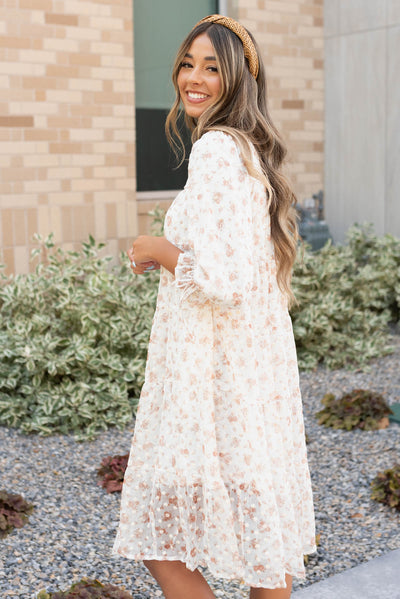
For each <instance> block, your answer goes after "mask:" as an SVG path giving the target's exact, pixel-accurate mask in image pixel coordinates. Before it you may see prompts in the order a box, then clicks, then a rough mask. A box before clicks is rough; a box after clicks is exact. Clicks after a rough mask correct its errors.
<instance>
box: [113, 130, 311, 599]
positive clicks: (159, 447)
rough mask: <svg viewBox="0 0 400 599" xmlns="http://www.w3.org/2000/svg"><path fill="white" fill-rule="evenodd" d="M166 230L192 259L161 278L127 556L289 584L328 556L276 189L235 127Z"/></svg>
mask: <svg viewBox="0 0 400 599" xmlns="http://www.w3.org/2000/svg"><path fill="white" fill-rule="evenodd" d="M255 160H256V158H255ZM165 235H166V237H167V239H169V241H171V242H172V243H173V244H174V245H176V246H177V247H179V248H180V249H181V250H182V254H181V255H180V257H179V260H178V264H177V267H176V270H175V277H174V276H173V275H172V274H171V273H169V271H167V270H165V269H163V270H162V273H161V279H160V288H159V295H158V300H157V308H156V312H155V316H154V322H153V327H152V333H151V338H150V343H149V351H148V361H147V367H146V379H145V384H144V386H143V389H142V394H141V398H140V404H139V409H138V414H137V419H136V427H135V434H134V438H133V441H132V449H131V454H130V459H129V465H128V468H127V471H126V475H125V482H124V487H123V491H122V502H121V521H120V526H119V530H118V534H117V538H116V541H115V545H114V552H115V553H118V554H121V555H123V556H125V557H127V558H131V559H158V560H181V561H182V562H184V563H186V565H187V567H188V568H189V569H191V570H194V569H195V568H196V567H197V566H198V565H203V566H207V567H208V568H209V570H210V571H211V572H212V573H213V574H214V575H215V576H216V577H222V578H229V579H232V578H240V579H243V580H244V581H245V583H247V584H248V585H251V586H255V587H266V588H278V587H284V586H285V572H287V573H289V574H292V575H294V576H298V577H304V565H303V554H305V553H312V552H313V551H315V538H314V515H313V505H312V493H311V484H310V476H309V471H308V465H307V456H306V447H305V439H304V426H303V416H302V405H301V397H300V391H299V383H298V371H297V362H296V353H295V346H294V340H293V333H292V326H291V321H290V317H289V314H288V310H287V305H286V301H285V298H284V297H283V295H282V294H281V292H280V290H279V288H278V286H277V282H276V267H275V261H274V252H273V244H272V242H271V237H270V224H269V215H268V209H267V205H266V194H265V189H264V188H263V186H262V184H261V183H260V182H258V181H256V180H255V179H254V178H252V177H250V176H249V174H248V172H247V170H246V168H245V167H244V164H243V162H242V160H241V158H240V154H239V151H238V148H237V146H236V144H235V142H234V141H233V139H232V138H231V137H230V136H229V135H227V134H225V133H223V132H219V131H212V132H208V133H206V134H204V135H203V137H202V138H201V139H200V140H199V141H197V142H196V143H195V144H194V146H193V149H192V153H191V156H190V161H189V177H188V181H187V184H186V186H185V189H184V190H183V191H182V192H181V193H180V194H179V195H178V196H177V198H176V199H175V201H174V202H173V204H172V206H171V208H170V209H169V211H168V213H167V216H166V222H165Z"/></svg>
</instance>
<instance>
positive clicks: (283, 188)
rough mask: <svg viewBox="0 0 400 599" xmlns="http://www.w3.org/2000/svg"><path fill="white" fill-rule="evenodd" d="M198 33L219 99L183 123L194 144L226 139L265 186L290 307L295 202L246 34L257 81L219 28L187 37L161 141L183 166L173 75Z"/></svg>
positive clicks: (202, 27)
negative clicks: (206, 46)
mask: <svg viewBox="0 0 400 599" xmlns="http://www.w3.org/2000/svg"><path fill="white" fill-rule="evenodd" d="M202 33H206V34H207V35H208V37H209V38H210V41H211V43H212V45H213V48H214V50H215V56H216V62H217V67H218V71H219V74H220V77H221V93H220V95H219V98H218V100H217V101H216V102H215V104H213V105H212V106H210V107H209V108H207V109H206V110H205V111H204V112H203V113H202V114H201V116H200V117H199V118H198V119H194V118H192V117H189V116H188V115H187V114H185V123H186V126H187V127H188V128H189V130H190V131H191V132H192V142H193V143H194V142H195V141H197V140H198V139H200V137H201V136H202V135H203V134H204V133H206V132H207V131H211V130H218V131H224V132H226V133H228V134H230V135H231V136H232V137H233V138H234V139H235V141H236V143H237V144H238V147H239V150H240V153H241V156H242V159H243V162H244V164H245V166H246V168H247V170H248V172H249V174H250V175H251V176H253V177H255V178H256V179H259V180H260V181H261V182H262V183H263V184H264V186H265V188H266V193H267V197H268V205H269V212H270V218H271V236H272V240H273V243H274V249H275V260H276V264H277V280H278V285H279V287H280V289H281V291H282V292H283V293H285V295H286V296H287V298H288V300H289V303H292V301H293V300H294V296H293V292H292V289H291V276H292V267H293V262H294V260H295V257H296V248H297V240H298V232H297V215H296V210H295V204H296V198H295V195H294V193H293V191H292V189H291V187H290V185H289V183H288V181H287V179H286V178H285V177H284V175H283V174H282V172H281V165H282V162H283V160H284V157H285V155H286V148H285V145H284V143H283V141H282V139H281V137H280V135H279V133H278V131H277V130H276V128H275V126H274V125H273V123H272V120H271V118H270V116H269V113H268V109H267V84H266V76H265V70H264V66H263V63H262V60H261V56H260V52H259V49H258V47H257V44H256V42H255V40H254V38H253V36H252V35H251V34H250V32H248V33H249V35H250V37H251V38H252V40H253V42H254V45H255V47H256V50H257V54H258V60H259V72H258V76H257V80H255V78H254V77H253V75H252V74H251V73H250V71H249V68H248V63H247V59H246V58H245V56H244V51H243V45H242V42H241V41H240V39H239V38H238V37H237V36H236V35H235V33H233V32H232V31H231V30H230V29H227V28H226V27H224V26H223V25H218V24H214V23H207V22H203V23H200V24H198V25H197V26H196V27H195V28H194V29H193V30H192V31H191V32H190V33H189V35H188V36H187V37H186V39H185V40H184V42H183V43H182V45H181V47H180V49H179V51H178V54H177V57H176V60H175V64H174V67H173V71H172V81H173V84H174V87H175V90H176V97H175V102H174V104H173V106H172V108H171V110H170V112H169V114H168V117H167V121H166V125H165V130H166V135H167V138H168V141H169V143H170V145H171V146H172V148H173V150H174V151H175V153H176V155H177V156H180V157H181V163H182V162H183V160H184V157H185V149H184V144H183V141H182V138H181V135H180V132H179V128H178V124H177V123H178V118H179V115H180V114H181V109H180V102H181V98H180V94H179V88H178V82H177V80H178V73H179V70H180V68H181V64H182V62H183V60H184V57H185V54H186V53H187V52H188V51H189V48H190V46H191V44H192V42H193V40H194V39H195V38H196V37H197V36H198V35H201V34H202ZM252 145H253V146H254V148H255V150H256V151H257V154H258V156H259V160H260V165H261V169H262V172H260V170H259V169H257V168H256V166H255V165H254V162H253V159H252Z"/></svg>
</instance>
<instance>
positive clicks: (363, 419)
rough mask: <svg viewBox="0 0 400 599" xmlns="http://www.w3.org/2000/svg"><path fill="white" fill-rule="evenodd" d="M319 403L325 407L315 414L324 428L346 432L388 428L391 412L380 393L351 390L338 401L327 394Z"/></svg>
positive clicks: (330, 394) (331, 394)
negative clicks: (328, 427) (357, 429)
mask: <svg viewBox="0 0 400 599" xmlns="http://www.w3.org/2000/svg"><path fill="white" fill-rule="evenodd" d="M321 401H322V403H323V405H324V406H325V407H324V408H323V409H322V410H320V411H319V412H317V413H316V417H317V418H318V422H319V424H323V425H324V426H330V427H332V428H335V429H339V428H341V429H345V430H347V431H350V430H352V429H354V428H360V429H362V430H365V431H373V430H378V429H381V428H386V427H387V426H389V418H388V416H389V414H391V413H392V410H391V409H390V408H389V406H388V404H387V403H386V401H385V400H384V398H383V396H382V395H381V394H380V393H375V392H374V391H368V390H364V389H353V391H350V393H346V394H345V395H343V396H342V397H341V398H340V399H336V398H335V396H334V395H333V393H327V394H326V395H324V397H323V398H322V400H321Z"/></svg>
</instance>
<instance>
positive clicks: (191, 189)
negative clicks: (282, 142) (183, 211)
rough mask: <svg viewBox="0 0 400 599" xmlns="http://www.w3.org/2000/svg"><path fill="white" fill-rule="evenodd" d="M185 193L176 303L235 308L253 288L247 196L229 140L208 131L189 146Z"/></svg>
mask: <svg viewBox="0 0 400 599" xmlns="http://www.w3.org/2000/svg"><path fill="white" fill-rule="evenodd" d="M185 190H186V195H187V197H188V202H189V206H188V208H189V210H188V213H189V225H188V239H187V243H186V244H185V246H184V247H181V248H180V249H181V250H183V252H182V253H181V254H180V256H179V259H178V263H177V266H176V268H175V281H176V286H177V288H178V289H179V290H180V292H181V301H184V300H186V299H189V300H190V301H192V302H193V301H195V302H196V303H199V302H200V303H204V302H207V301H211V302H214V303H217V304H219V305H220V306H222V307H224V308H236V307H239V306H240V305H241V304H242V303H243V302H245V301H246V297H247V296H248V294H249V293H250V290H251V282H252V271H253V265H252V247H253V233H252V209H251V199H252V194H251V178H250V176H249V175H248V173H247V170H246V168H245V166H244V164H243V162H242V160H241V158H240V155H239V150H238V148H237V145H236V143H235V142H234V140H233V139H232V137H231V136H230V135H228V134H226V133H223V132H220V131H210V132H208V133H205V134H204V135H203V137H201V139H200V140H198V141H197V142H196V143H195V144H194V146H193V149H192V153H191V156H190V160H189V177H188V181H187V184H186V188H185Z"/></svg>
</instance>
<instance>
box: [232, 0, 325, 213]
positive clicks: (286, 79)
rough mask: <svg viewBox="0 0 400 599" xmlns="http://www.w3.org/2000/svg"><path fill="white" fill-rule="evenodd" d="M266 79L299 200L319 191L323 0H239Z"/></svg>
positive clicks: (239, 10) (238, 7)
mask: <svg viewBox="0 0 400 599" xmlns="http://www.w3.org/2000/svg"><path fill="white" fill-rule="evenodd" d="M235 5H236V11H235V12H236V15H237V17H238V19H239V20H240V22H241V23H242V24H243V25H244V26H245V27H248V28H249V29H250V31H251V32H252V33H253V34H254V36H255V37H256V39H257V41H258V43H259V45H260V47H261V51H262V54H263V59H264V64H265V66H266V70H267V77H268V83H269V88H268V97H269V108H270V112H271V116H272V118H273V120H274V122H275V124H276V126H277V127H278V129H279V130H280V131H281V133H282V134H283V137H284V139H285V141H286V143H287V146H288V150H289V153H288V173H289V175H290V179H291V181H292V182H293V184H294V188H295V191H296V193H297V195H298V198H299V200H300V201H301V200H302V199H304V198H307V197H310V196H311V195H312V194H313V193H315V192H317V191H319V190H320V189H323V170H324V152H323V150H324V145H323V144H324V70H323V69H324V63H323V39H324V38H323V35H324V34H323V0H238V1H237V2H235Z"/></svg>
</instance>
